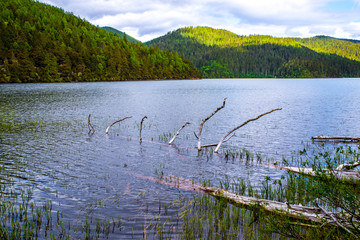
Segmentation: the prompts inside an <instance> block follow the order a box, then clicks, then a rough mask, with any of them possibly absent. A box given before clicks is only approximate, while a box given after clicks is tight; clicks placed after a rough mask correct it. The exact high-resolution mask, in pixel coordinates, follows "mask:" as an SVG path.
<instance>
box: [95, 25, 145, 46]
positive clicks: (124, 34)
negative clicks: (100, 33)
mask: <svg viewBox="0 0 360 240" xmlns="http://www.w3.org/2000/svg"><path fill="white" fill-rule="evenodd" d="M101 28H102V29H104V30H105V31H107V32H109V33H112V34H115V35H116V36H118V37H122V38H126V39H127V40H128V41H129V42H133V43H138V42H140V41H139V40H137V39H135V38H133V37H131V36H129V35H127V34H126V33H124V32H121V31H119V30H117V29H115V28H112V27H107V26H106V27H101Z"/></svg>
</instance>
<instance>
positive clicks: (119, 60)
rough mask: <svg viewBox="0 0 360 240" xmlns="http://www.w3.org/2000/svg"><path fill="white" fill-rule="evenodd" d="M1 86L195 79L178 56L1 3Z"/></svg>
mask: <svg viewBox="0 0 360 240" xmlns="http://www.w3.org/2000/svg"><path fill="white" fill-rule="evenodd" d="M0 9H1V11H0V82H2V83H9V82H64V81H66V82H67V81H100V80H105V81H110V80H136V79H183V78H199V77H200V74H199V72H198V70H197V69H196V68H195V67H194V65H193V64H192V63H191V62H190V61H189V60H186V59H183V58H182V57H180V56H179V55H178V54H177V53H170V52H167V51H161V50H159V49H158V48H157V47H146V46H144V45H143V44H141V43H138V44H135V43H132V42H130V41H128V40H127V39H126V38H120V37H118V36H116V35H114V34H112V33H108V32H107V31H105V30H103V29H101V28H98V27H96V26H93V25H91V24H90V23H88V22H86V21H85V20H82V19H80V18H78V17H75V16H74V15H73V14H71V13H66V12H64V10H62V9H59V8H56V7H53V6H50V5H46V4H43V3H39V2H36V1H33V0H1V1H0Z"/></svg>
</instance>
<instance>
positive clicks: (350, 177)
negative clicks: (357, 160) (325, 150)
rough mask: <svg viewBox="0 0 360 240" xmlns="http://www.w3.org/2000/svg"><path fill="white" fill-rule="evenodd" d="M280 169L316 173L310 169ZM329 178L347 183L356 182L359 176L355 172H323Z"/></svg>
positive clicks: (305, 173) (309, 173) (310, 174)
mask: <svg viewBox="0 0 360 240" xmlns="http://www.w3.org/2000/svg"><path fill="white" fill-rule="evenodd" d="M280 168H281V169H284V170H288V171H290V172H294V173H299V174H304V175H309V176H316V172H315V171H314V170H313V169H312V168H298V167H280ZM323 171H325V173H327V174H328V175H329V176H330V175H333V176H334V177H336V178H338V179H340V180H342V181H347V182H356V181H359V180H360V174H359V172H358V171H355V170H323Z"/></svg>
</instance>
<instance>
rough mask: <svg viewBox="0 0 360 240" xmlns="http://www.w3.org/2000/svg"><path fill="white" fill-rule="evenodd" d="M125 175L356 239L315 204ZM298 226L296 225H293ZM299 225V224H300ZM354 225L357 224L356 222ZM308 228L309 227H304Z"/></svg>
mask: <svg viewBox="0 0 360 240" xmlns="http://www.w3.org/2000/svg"><path fill="white" fill-rule="evenodd" d="M126 173H127V174H130V175H132V176H135V177H137V178H140V179H143V180H149V181H153V182H156V183H159V184H163V185H167V186H170V187H175V188H179V189H182V190H186V191H193V192H198V193H200V192H203V193H205V194H209V195H211V196H213V197H216V198H221V199H224V200H226V201H228V203H230V204H232V205H235V206H239V207H245V208H250V209H253V208H256V209H262V210H264V211H267V212H271V213H276V214H279V215H287V216H289V217H291V218H294V219H301V220H305V221H310V222H314V223H318V224H320V223H321V224H322V225H321V226H320V225H319V226H320V227H322V226H324V225H325V224H329V225H333V226H338V227H341V228H343V229H344V230H345V231H347V232H349V233H350V234H351V235H353V236H354V237H355V238H358V237H357V235H355V234H354V233H353V231H352V230H353V229H354V225H352V224H348V223H347V224H345V222H344V223H343V222H341V221H339V219H341V217H340V218H339V215H338V213H333V212H327V211H326V210H325V209H323V208H322V207H321V206H319V205H318V204H317V203H316V202H315V207H306V206H302V205H295V204H294V205H291V204H289V203H287V202H285V203H283V202H277V201H271V200H266V199H259V198H254V197H247V196H243V195H238V194H236V193H233V192H230V191H227V190H224V189H220V188H214V187H206V186H201V185H198V184H195V183H194V182H192V181H190V180H187V179H184V178H179V177H176V176H161V177H160V178H154V177H150V176H143V175H140V174H137V173H132V172H126ZM295 224H298V223H295ZM300 224H301V223H300ZM356 224H358V222H357V221H356ZM306 226H309V225H306ZM310 226H311V227H314V225H310Z"/></svg>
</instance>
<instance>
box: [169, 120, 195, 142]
mask: <svg viewBox="0 0 360 240" xmlns="http://www.w3.org/2000/svg"><path fill="white" fill-rule="evenodd" d="M188 124H191V123H190V122H186V123H184V125H182V127H181V128H179V130H177V132H176V134H175V135H174V137H173V138H172V139H171V140H170V141H169V144H172V143H173V142H174V141H175V139H176V137H177V136H178V135H179V134H180V131H181V130H183V128H184V127H186V125H188Z"/></svg>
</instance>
